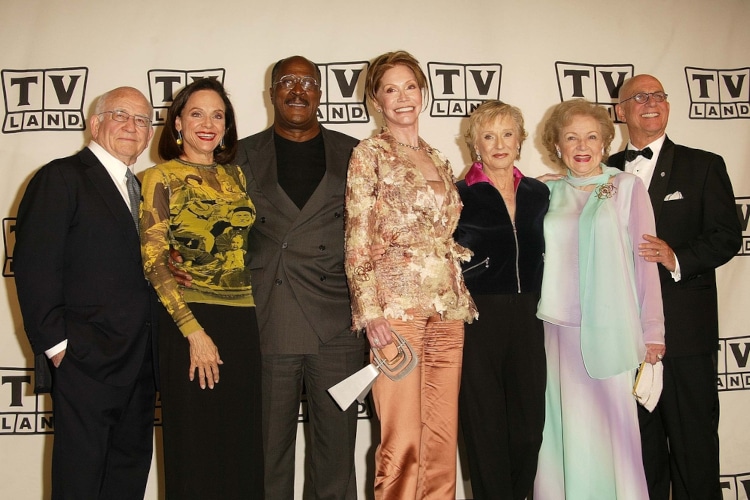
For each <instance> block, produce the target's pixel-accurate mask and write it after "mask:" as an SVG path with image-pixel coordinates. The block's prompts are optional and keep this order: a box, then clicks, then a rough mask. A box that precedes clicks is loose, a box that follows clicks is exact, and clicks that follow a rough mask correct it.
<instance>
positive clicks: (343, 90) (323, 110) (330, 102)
mask: <svg viewBox="0 0 750 500" xmlns="http://www.w3.org/2000/svg"><path fill="white" fill-rule="evenodd" d="M369 66H370V63H368V62H367V61H352V62H332V63H321V64H318V69H320V77H321V82H320V90H321V92H322V95H321V97H320V106H319V107H318V121H319V122H320V123H367V122H369V121H370V114H369V113H368V112H367V105H366V103H365V100H366V98H365V97H364V95H365V90H364V87H365V75H366V74H367V68H368V67H369ZM359 96H363V97H359Z"/></svg>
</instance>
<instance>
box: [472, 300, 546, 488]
mask: <svg viewBox="0 0 750 500" xmlns="http://www.w3.org/2000/svg"><path fill="white" fill-rule="evenodd" d="M472 297H473V298H474V302H475V304H476V305H477V308H478V309H479V320H478V321H475V322H474V323H472V324H469V325H466V334H465V336H464V359H463V373H462V376H461V393H460V396H459V414H460V418H461V428H462V430H463V435H464V441H465V443H466V451H467V455H468V459H469V471H470V474H471V489H472V492H473V493H474V498H475V499H476V500H482V499H518V500H523V499H525V498H526V496H527V495H528V494H529V493H530V491H531V488H532V486H533V484H534V476H535V475H536V466H537V456H538V454H539V447H540V446H541V443H542V431H543V429H544V389H545V385H546V379H547V368H546V366H547V365H546V359H545V353H544V330H543V327H542V322H541V321H540V320H538V319H537V318H536V308H537V303H538V301H539V296H538V295H536V294H514V295H473V296H472Z"/></svg>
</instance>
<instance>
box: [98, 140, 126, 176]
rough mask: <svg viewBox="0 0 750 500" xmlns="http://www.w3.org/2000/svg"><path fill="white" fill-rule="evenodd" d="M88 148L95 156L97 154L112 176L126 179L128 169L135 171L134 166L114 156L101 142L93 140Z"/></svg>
mask: <svg viewBox="0 0 750 500" xmlns="http://www.w3.org/2000/svg"><path fill="white" fill-rule="evenodd" d="M88 148H89V149H90V150H91V152H92V153H94V156H96V158H97V159H98V160H99V161H100V162H101V163H102V165H104V168H105V169H107V172H109V175H111V176H112V178H114V179H124V178H125V172H126V171H127V170H130V171H131V172H133V169H132V168H130V167H128V166H127V165H125V164H124V163H123V162H121V161H120V160H118V159H117V158H115V157H114V156H112V155H111V154H110V153H109V151H107V150H106V149H104V148H103V147H102V146H101V145H100V144H99V143H97V142H95V141H91V142H89V146H88Z"/></svg>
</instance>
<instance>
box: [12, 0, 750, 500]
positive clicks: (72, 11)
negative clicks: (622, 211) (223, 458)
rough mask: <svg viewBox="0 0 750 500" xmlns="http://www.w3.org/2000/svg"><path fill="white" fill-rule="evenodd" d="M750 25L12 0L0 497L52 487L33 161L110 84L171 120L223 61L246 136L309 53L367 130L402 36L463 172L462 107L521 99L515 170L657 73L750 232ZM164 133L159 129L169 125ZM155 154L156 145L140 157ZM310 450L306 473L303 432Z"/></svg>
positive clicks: (744, 381)
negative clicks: (39, 355)
mask: <svg viewBox="0 0 750 500" xmlns="http://www.w3.org/2000/svg"><path fill="white" fill-rule="evenodd" d="M749 24H750V1H748V0H714V1H712V2H707V1H697V0H632V1H629V2H612V1H606V0H571V1H570V2H553V1H549V2H545V1H541V0H526V1H524V2H518V1H507V0H506V1H503V0H466V1H464V2H460V3H459V2H455V1H450V0H414V1H412V2H405V1H404V0H380V1H379V2H356V1H351V0H348V1H343V0H326V1H325V2H302V1H300V0H288V1H286V2H278V3H275V4H274V3H273V2H268V1H263V2H261V1H258V0H215V1H213V2H205V1H198V0H182V1H181V2H163V1H159V0H131V1H130V2H114V1H111V0H98V1H93V0H92V1H86V0H66V1H65V2H62V1H49V0H46V1H45V0H2V2H0V47H2V52H1V53H0V70H1V71H2V86H3V98H4V109H3V115H2V123H3V128H2V133H0V170H1V172H0V175H2V179H3V182H2V185H0V195H2V198H0V214H1V215H2V218H3V226H4V250H5V254H4V272H3V276H4V277H5V279H4V280H3V283H4V285H5V286H4V287H2V290H0V294H2V296H1V297H0V464H1V465H0V497H2V498H13V499H37V498H46V497H48V496H49V484H48V479H47V478H48V476H49V459H50V450H51V435H50V434H49V432H50V431H51V427H50V424H51V422H50V418H49V413H46V412H48V411H49V407H50V404H49V401H48V400H47V399H46V398H38V397H36V396H34V395H33V394H32V392H31V382H32V380H31V376H32V372H31V371H30V367H31V366H32V356H31V352H30V349H29V347H28V343H27V342H26V338H25V335H24V333H23V325H22V322H21V319H20V314H19V311H18V306H17V301H16V293H15V283H14V281H13V278H12V255H13V242H14V238H13V219H14V217H15V215H16V210H17V207H18V202H19V200H20V196H21V195H22V193H23V190H24V188H25V186H26V183H27V182H28V179H29V177H30V175H31V174H32V172H34V170H36V169H37V168H38V167H40V166H42V165H43V164H45V163H47V162H48V161H50V160H51V159H53V158H57V157H62V156H67V155H69V154H72V153H73V152H75V151H77V150H79V149H80V148H81V147H83V146H84V145H85V144H86V143H87V141H88V138H89V136H88V131H84V130H82V129H81V123H83V117H84V116H85V117H88V115H89V111H90V106H91V103H92V101H93V99H94V98H95V97H96V96H98V95H100V94H102V93H103V92H105V91H106V90H108V89H110V88H113V87H116V86H120V85H131V86H134V87H137V88H139V89H141V90H142V91H143V92H144V94H145V95H146V96H147V97H149V98H150V99H151V101H152V103H153V104H154V106H155V107H156V108H157V110H156V114H155V117H154V118H155V120H157V121H158V120H159V119H160V117H161V116H162V115H161V113H160V109H159V108H161V109H163V108H164V107H165V106H168V104H169V102H168V101H169V95H170V92H169V90H170V85H172V90H177V89H179V87H180V86H181V85H183V84H184V82H185V80H186V79H188V78H191V77H193V76H205V75H212V76H217V77H219V78H221V79H222V80H223V82H224V84H225V86H226V87H227V89H228V90H229V92H230V93H231V99H232V101H233V103H234V106H235V108H236V110H237V115H238V123H239V132H240V135H241V136H246V135H249V134H251V133H254V132H257V131H260V130H262V129H264V128H266V127H267V126H269V124H270V123H271V119H272V110H271V107H270V105H269V101H268V98H267V87H268V81H269V77H270V69H271V66H272V65H273V63H274V62H275V61H277V60H278V59H280V58H282V57H285V56H288V55H293V54H298V53H299V54H302V55H305V56H306V57H308V58H310V59H312V60H314V61H316V62H317V63H318V64H320V65H321V69H322V70H323V72H324V86H323V88H324V92H325V95H324V99H323V106H322V107H321V110H322V111H323V112H324V113H325V115H324V116H323V119H324V121H331V122H332V123H330V125H329V126H330V127H331V128H335V129H337V130H341V131H343V132H346V133H348V134H350V135H353V136H355V137H359V138H363V137H366V136H369V135H371V134H372V133H373V132H374V131H375V130H377V129H378V127H379V126H380V124H379V123H377V122H376V120H375V119H374V118H373V117H371V116H370V115H369V111H367V110H366V109H365V107H364V106H363V104H362V101H363V98H362V93H363V92H362V87H363V78H362V77H363V74H364V71H362V70H363V69H364V68H365V67H366V61H368V60H371V59H372V58H374V57H375V56H377V55H379V54H381V53H383V52H386V51H389V50H396V49H405V50H408V51H410V52H412V53H413V54H414V55H415V56H416V57H417V58H418V59H419V60H420V61H421V63H422V66H423V68H424V69H425V71H427V72H428V73H429V78H430V81H431V85H432V92H433V95H432V97H433V100H432V102H431V104H430V106H429V108H428V109H427V110H426V111H425V112H424V113H423V116H422V118H421V129H420V130H421V135H422V137H424V138H425V139H426V140H427V141H428V142H429V143H430V144H432V145H433V146H435V147H437V148H438V149H440V150H442V151H443V152H444V153H445V154H446V155H448V157H449V158H450V160H451V162H452V164H453V167H454V171H455V173H456V175H457V177H461V176H462V174H463V173H464V171H465V169H466V166H467V165H468V164H469V156H468V152H467V150H466V148H465V146H464V144H463V139H462V133H463V129H464V127H465V126H466V119H465V118H464V117H463V116H464V115H465V114H466V110H467V109H469V110H470V109H471V105H472V104H476V103H477V102H478V101H480V100H481V99H487V98H498V97H499V98H501V99H503V100H504V101H507V102H510V103H512V104H514V105H517V106H519V107H520V108H521V109H522V110H523V112H524V114H525V118H526V125H527V129H528V131H529V140H528V141H527V143H526V144H525V145H524V148H523V155H522V159H521V160H520V162H519V167H520V168H521V169H522V170H523V171H524V172H525V173H526V174H530V175H539V174H541V173H543V172H545V171H547V170H548V169H549V164H548V162H547V159H546V157H545V154H544V153H543V151H542V148H541V145H540V138H539V135H540V134H539V132H540V127H541V125H540V124H541V122H542V121H543V119H544V117H545V116H546V114H547V113H548V111H549V109H550V107H551V106H553V105H554V104H555V103H557V102H559V101H560V100H561V99H568V98H571V97H576V96H580V97H585V98H587V99H589V100H592V101H597V102H600V103H602V104H604V105H610V106H611V103H613V102H614V101H615V98H614V97H613V95H612V93H613V90H612V87H617V84H618V82H621V78H623V77H624V76H631V75H632V74H634V73H635V74H637V73H651V74H653V75H655V76H657V77H658V78H659V79H660V80H661V81H662V83H663V84H664V87H665V90H666V92H667V93H668V94H669V100H670V102H671V105H672V109H671V120H670V126H669V128H668V133H669V135H670V137H671V138H672V139H673V140H674V141H675V142H676V143H681V144H686V145H689V146H693V147H697V148H702V149H707V150H710V151H714V152H717V153H719V154H721V155H723V156H724V158H725V160H726V163H727V166H728V168H729V173H730V176H731V178H732V181H733V184H734V189H735V195H736V197H737V206H738V214H739V215H740V217H742V219H743V221H744V223H743V227H744V229H745V236H746V237H747V236H748V232H747V217H748V216H749V215H750V210H749V208H748V207H750V173H748V169H747V165H748V164H750V141H749V140H748V139H750V56H749V55H748V54H750V30H748V25H749ZM623 130H624V127H623V126H622V125H620V126H618V136H617V138H616V139H615V142H614V144H613V151H617V150H619V149H621V148H622V147H623V146H624V139H623V136H622V133H623ZM159 133H160V127H158V130H157V134H156V138H158V134H159ZM156 138H155V141H154V143H153V144H155V143H156ZM157 161H158V158H157V156H156V148H155V146H154V147H151V148H150V150H149V151H148V153H144V155H143V156H142V158H141V160H140V161H139V162H138V164H137V170H138V171H141V170H143V169H144V168H146V167H148V166H150V165H152V164H153V163H155V162H157ZM740 254H741V255H739V256H738V257H736V258H735V259H733V260H732V261H731V262H730V263H729V264H727V265H726V266H724V267H723V268H721V269H720V270H719V287H720V297H719V298H720V309H721V310H720V318H721V335H722V340H721V342H720V345H719V346H718V349H719V359H720V366H719V372H720V376H719V380H718V383H719V387H720V389H721V405H722V413H721V428H720V432H721V439H722V449H721V473H722V478H723V480H724V485H723V486H724V499H725V500H730V499H731V500H740V499H747V498H748V497H749V493H748V492H749V491H750V454H749V453H748V451H747V450H748V449H750V431H748V430H747V415H748V413H749V412H750V401H749V400H748V395H750V366H748V358H749V357H750V356H749V355H750V332H749V331H748V325H747V323H748V322H747V320H746V315H745V314H744V313H745V309H744V308H745V307H746V304H747V303H748V298H749V297H750V289H749V288H748V285H747V284H746V278H748V277H750V269H749V267H750V259H747V258H745V257H746V256H747V255H750V245H748V244H747V241H746V245H745V246H744V247H743V250H742V251H741V252H740ZM229 411H231V410H229ZM362 416H363V418H362V419H361V420H360V426H359V435H358V438H359V441H358V445H357V462H358V463H357V466H358V480H359V490H360V497H361V498H370V497H371V494H369V493H366V492H368V491H369V489H370V488H369V486H370V484H371V481H372V463H371V461H372V458H371V457H372V446H373V445H372V442H373V436H372V435H373V432H374V431H375V429H374V428H373V427H372V426H371V420H370V419H369V418H368V414H367V411H366V410H363V414H362ZM300 426H301V429H304V428H305V427H306V424H304V423H301V424H300ZM300 435H302V433H300ZM159 437H160V436H159V433H158V432H157V442H158V439H159ZM157 449H158V447H157ZM298 449H299V451H300V453H299V455H300V457H299V459H298V464H299V470H301V467H302V451H303V449H304V440H303V439H300V440H299V446H298ZM159 463H160V457H159V452H158V451H157V460H155V464H156V465H155V466H154V469H153V470H152V474H151V476H150V481H149V487H148V492H147V498H148V499H157V498H161V497H162V496H163V494H162V493H160V488H159V475H158V473H157V470H156V469H157V467H158V464H159ZM461 474H462V476H463V478H464V481H463V482H462V481H460V482H459V491H458V492H457V498H471V493H470V486H469V485H468V482H467V480H466V479H465V478H466V477H467V473H465V472H463V470H462V471H461ZM300 475H301V474H298V476H300ZM299 486H300V484H299V482H298V487H299ZM298 491H299V488H298Z"/></svg>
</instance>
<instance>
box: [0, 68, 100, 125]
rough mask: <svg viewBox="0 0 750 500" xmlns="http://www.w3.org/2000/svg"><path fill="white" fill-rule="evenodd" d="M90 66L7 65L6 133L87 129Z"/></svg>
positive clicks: (5, 82)
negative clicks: (85, 110)
mask: <svg viewBox="0 0 750 500" xmlns="http://www.w3.org/2000/svg"><path fill="white" fill-rule="evenodd" d="M88 72H89V70H88V68H85V67H80V68H51V69H25V70H16V69H4V70H2V72H0V73H1V74H2V82H3V98H4V100H5V119H4V120H3V133H4V134H13V133H17V132H32V131H38V130H58V131H63V130H76V131H79V130H85V129H86V120H85V119H84V117H83V101H84V98H85V95H86V82H87V79H88Z"/></svg>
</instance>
